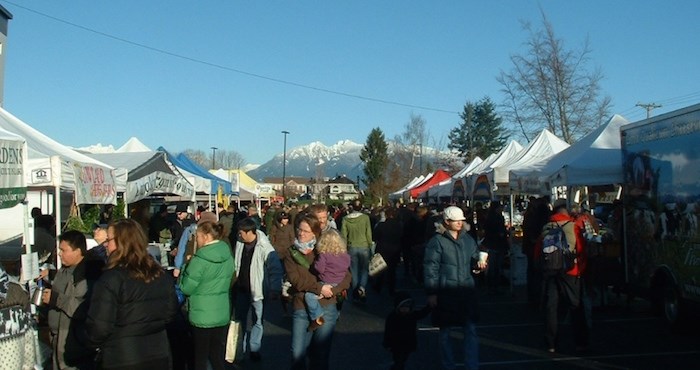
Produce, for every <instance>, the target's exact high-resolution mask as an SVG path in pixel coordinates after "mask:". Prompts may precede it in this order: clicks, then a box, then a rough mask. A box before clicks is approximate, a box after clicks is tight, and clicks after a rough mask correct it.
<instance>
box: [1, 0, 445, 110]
mask: <svg viewBox="0 0 700 370" xmlns="http://www.w3.org/2000/svg"><path fill="white" fill-rule="evenodd" d="M5 2H6V3H8V4H12V5H14V6H16V7H18V8H21V9H24V10H26V11H28V12H32V13H34V14H37V15H40V16H42V17H46V18H49V19H51V20H54V21H56V22H60V23H63V24H66V25H69V26H71V27H75V28H78V29H81V30H83V31H87V32H91V33H94V34H97V35H100V36H103V37H107V38H110V39H112V40H115V41H119V42H123V43H125V44H128V45H131V46H136V47H139V48H142V49H146V50H150V51H153V52H156V53H160V54H164V55H168V56H171V57H174V58H179V59H183V60H187V61H189V62H192V63H197V64H202V65H205V66H208V67H213V68H218V69H221V70H224V71H228V72H234V73H238V74H242V75H246V76H249V77H254V78H258V79H262V80H267V81H272V82H276V83H280V84H284V85H289V86H295V87H299V88H303V89H307V90H313V91H319V92H323V93H327V94H333V95H339V96H344V97H348V98H354V99H360V100H366V101H371V102H375V103H382V104H389V105H397V106H401V107H408V108H416V109H422V110H428V111H433V112H440V113H449V114H459V112H457V111H451V110H447V109H440V108H432V107H426V106H422V105H415V104H408V103H401V102H397V101H392V100H386V99H380V98H373V97H369V96H363V95H358V94H352V93H347V92H343V91H337V90H331V89H327V88H323V87H317V86H311V85H306V84H303V83H299V82H293V81H288V80H283V79H279V78H275V77H269V76H265V75H261V74H257V73H253V72H248V71H244V70H241V69H237V68H232V67H228V66H224V65H221V64H217V63H213V62H207V61H205V60H201V59H197V58H193V57H189V56H186V55H182V54H177V53H173V52H170V51H167V50H163V49H159V48H156V47H153V46H149V45H146V44H141V43H139V42H136V41H131V40H128V39H125V38H122V37H119V36H114V35H112V34H109V33H106V32H102V31H98V30H95V29H92V28H89V27H85V26H81V25H79V24H76V23H73V22H70V21H66V20H64V19H61V18H57V17H54V16H52V15H49V14H46V13H42V12H40V11H37V10H34V9H30V8H27V7H25V6H22V5H19V4H16V3H14V2H12V1H5Z"/></svg>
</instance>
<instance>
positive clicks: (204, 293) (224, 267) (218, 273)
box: [180, 240, 233, 328]
mask: <svg viewBox="0 0 700 370" xmlns="http://www.w3.org/2000/svg"><path fill="white" fill-rule="evenodd" d="M232 278H233V256H232V255H231V248H229V246H228V244H226V243H225V242H223V241H221V240H216V241H214V242H213V243H211V244H208V245H205V246H202V247H201V248H199V249H197V253H195V254H194V256H193V257H192V259H191V260H190V262H189V263H188V264H187V265H186V267H185V270H184V272H183V273H182V276H181V278H180V290H182V293H183V294H184V295H186V296H189V300H188V312H189V319H190V323H191V324H192V325H193V326H195V327H198V328H215V327H219V326H224V325H228V323H229V321H230V320H231V307H230V304H231V303H230V299H229V290H230V288H231V279H232Z"/></svg>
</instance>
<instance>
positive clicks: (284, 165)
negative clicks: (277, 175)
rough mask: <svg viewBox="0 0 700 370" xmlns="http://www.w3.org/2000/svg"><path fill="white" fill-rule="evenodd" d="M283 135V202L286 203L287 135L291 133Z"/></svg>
mask: <svg viewBox="0 0 700 370" xmlns="http://www.w3.org/2000/svg"><path fill="white" fill-rule="evenodd" d="M282 134H284V151H283V154H282V199H283V202H286V201H287V198H286V197H285V194H284V188H285V186H284V184H285V180H286V179H285V177H286V176H287V135H289V131H282Z"/></svg>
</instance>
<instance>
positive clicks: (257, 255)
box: [234, 230, 283, 301]
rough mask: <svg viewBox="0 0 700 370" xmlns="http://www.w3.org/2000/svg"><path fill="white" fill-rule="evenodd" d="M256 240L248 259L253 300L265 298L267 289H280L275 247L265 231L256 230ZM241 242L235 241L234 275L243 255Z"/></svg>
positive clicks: (280, 267) (277, 258)
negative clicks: (250, 256)
mask: <svg viewBox="0 0 700 370" xmlns="http://www.w3.org/2000/svg"><path fill="white" fill-rule="evenodd" d="M255 233H256V234H257V239H256V240H257V241H256V243H255V247H254V250H253V259H252V260H251V261H250V294H251V296H252V297H253V301H260V300H262V299H264V298H265V294H267V292H268V291H273V292H279V291H280V290H281V289H282V274H283V270H282V265H281V263H280V258H279V257H278V256H277V253H276V252H275V249H274V248H273V247H272V244H270V240H269V239H268V238H267V236H266V235H265V233H263V232H262V231H260V230H256V231H255ZM243 248H245V246H244V245H243V242H241V241H238V242H237V243H236V250H235V252H234V253H235V256H234V264H235V269H234V271H235V275H236V278H238V274H239V273H240V272H241V260H242V256H243Z"/></svg>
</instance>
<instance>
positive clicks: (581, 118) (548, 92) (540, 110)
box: [497, 12, 611, 143]
mask: <svg viewBox="0 0 700 370" xmlns="http://www.w3.org/2000/svg"><path fill="white" fill-rule="evenodd" d="M542 26H543V28H542V29H539V30H535V29H533V28H532V27H531V25H530V24H529V23H524V24H523V29H524V30H526V31H527V32H528V33H529V36H530V37H529V39H528V40H527V41H526V43H525V45H526V47H527V51H526V53H525V54H522V55H521V54H515V55H512V56H511V57H510V59H511V61H512V62H513V69H512V70H511V71H510V72H503V71H501V73H500V75H499V76H498V77H497V80H498V82H499V83H500V84H501V85H502V86H503V89H502V91H503V92H504V94H505V98H504V101H503V106H502V107H503V109H504V111H503V113H502V114H503V117H504V119H505V120H507V121H508V122H509V123H511V124H513V125H514V129H515V131H516V132H519V133H520V134H521V135H523V136H524V137H525V139H526V140H527V141H530V138H531V137H533V136H534V135H536V134H537V133H538V132H539V131H541V130H542V129H543V128H547V129H548V130H549V131H551V132H552V133H553V134H555V135H557V136H559V137H561V138H562V139H563V140H565V141H566V142H568V143H573V142H574V141H576V140H577V139H578V138H579V137H580V136H582V135H585V134H586V133H588V132H590V131H591V130H592V129H593V128H595V127H596V126H598V125H600V124H601V123H603V121H604V120H605V119H606V118H607V116H608V110H609V107H610V101H611V100H610V98H609V97H603V98H601V97H600V90H601V88H600V81H601V80H602V78H603V73H602V71H601V69H600V68H595V69H594V70H593V71H588V70H587V69H586V67H585V65H586V63H587V62H588V61H589V60H590V54H591V49H590V46H589V43H588V39H586V41H585V43H584V44H583V46H582V48H581V50H579V51H574V50H567V49H565V47H564V42H563V41H562V40H561V39H558V38H557V37H556V35H555V34H554V28H553V27H552V24H551V23H549V21H548V20H547V17H546V16H545V14H544V12H542Z"/></svg>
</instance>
